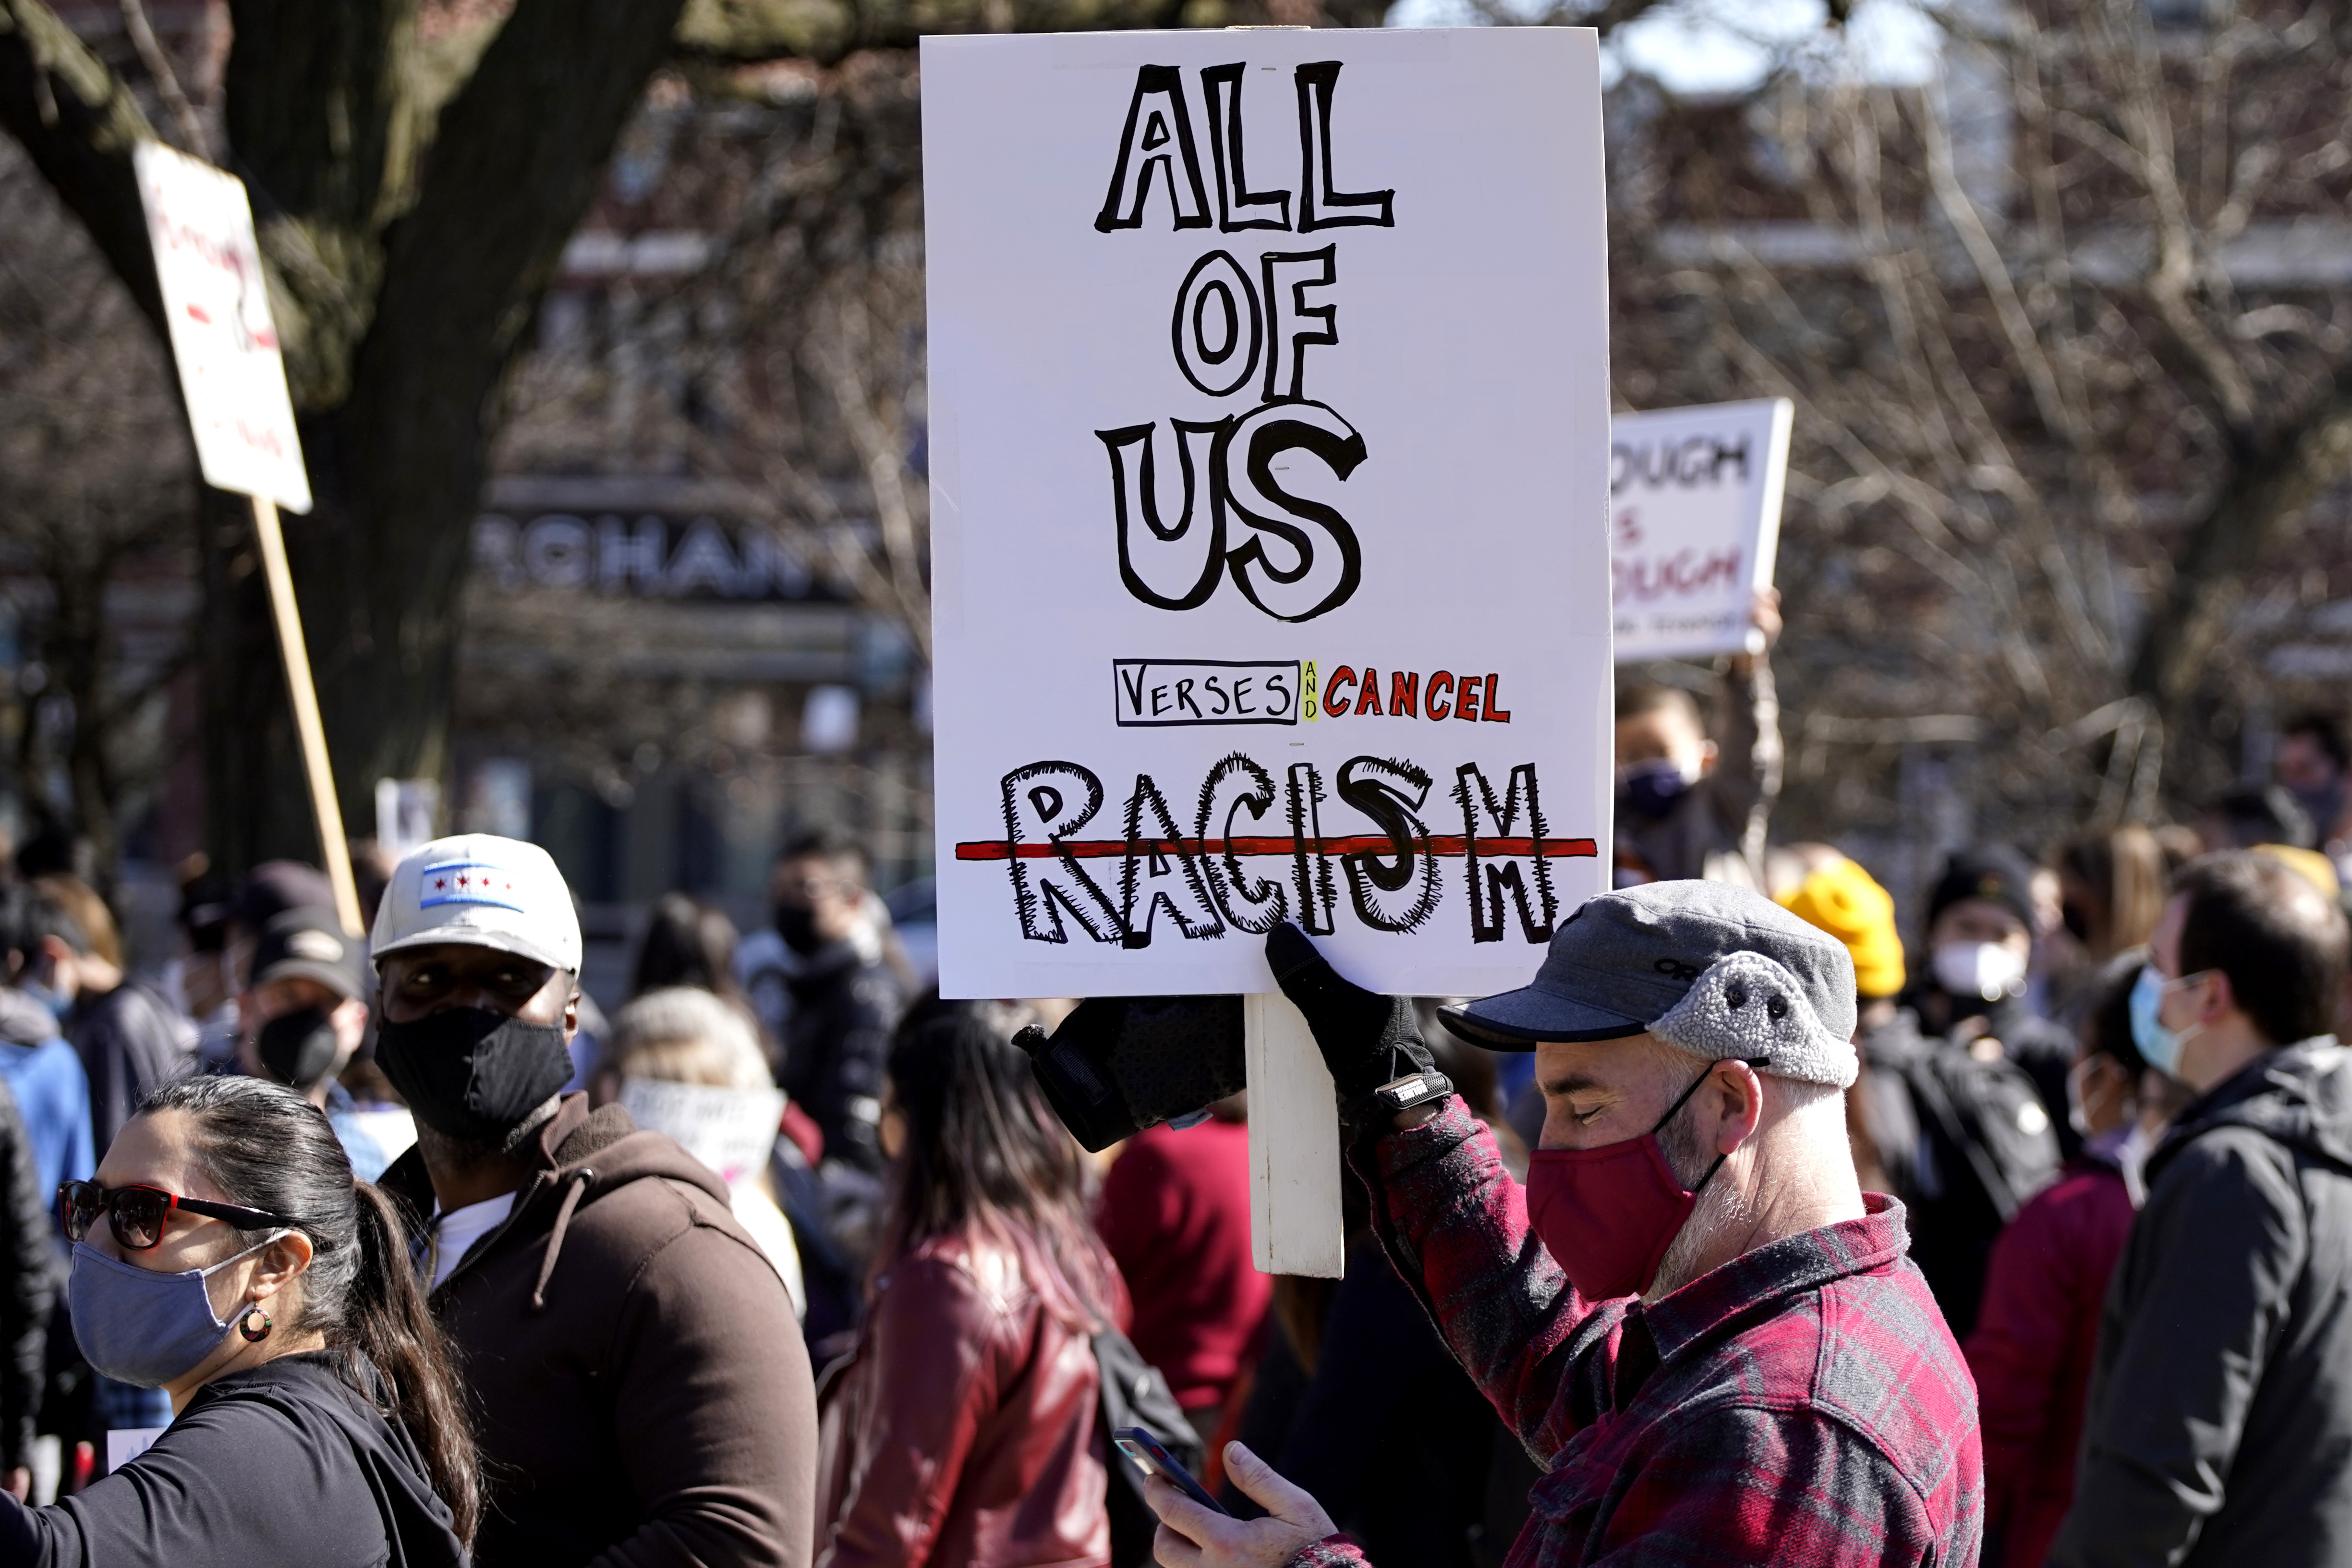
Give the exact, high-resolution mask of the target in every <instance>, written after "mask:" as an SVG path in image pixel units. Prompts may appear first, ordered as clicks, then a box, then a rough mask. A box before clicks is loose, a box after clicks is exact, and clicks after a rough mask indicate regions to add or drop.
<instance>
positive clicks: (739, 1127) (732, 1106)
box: [621, 1078, 784, 1184]
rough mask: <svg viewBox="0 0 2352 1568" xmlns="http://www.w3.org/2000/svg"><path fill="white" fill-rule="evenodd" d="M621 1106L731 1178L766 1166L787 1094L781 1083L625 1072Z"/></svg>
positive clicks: (648, 1128) (643, 1124) (745, 1178)
mask: <svg viewBox="0 0 2352 1568" xmlns="http://www.w3.org/2000/svg"><path fill="white" fill-rule="evenodd" d="M621 1106H622V1109H623V1110H626V1111H627V1112H628V1113H629V1116H630V1119H631V1120H632V1121H635V1122H636V1124H637V1125H638V1126H640V1127H642V1128H644V1129H646V1131H649V1132H659V1133H661V1134H663V1135H664V1136H665V1137H667V1138H669V1139H670V1140H672V1141H673V1142H676V1143H677V1146H678V1147H679V1148H681V1149H684V1150H685V1151H686V1152H688V1153H689V1154H691V1155H693V1156H694V1157H695V1158H696V1159H698V1160H699V1161H701V1162H702V1163H704V1164H706V1165H708V1166H709V1167H710V1168H711V1169H712V1170H714V1171H716V1172H718V1173H719V1174H720V1175H721V1176H723V1177H725V1178H726V1179H727V1180H728V1182H729V1183H730V1184H732V1183H736V1182H741V1181H748V1180H749V1179H751V1177H753V1176H756V1175H758V1174H759V1173H761V1172H762V1171H764V1170H766V1169H767V1168H768V1155H769V1153H770V1152H772V1150H773V1149H774V1148H775V1146H776V1124H777V1123H778V1122H779V1121H782V1118H783V1114H784V1096H783V1091H782V1089H719V1088H715V1087H713V1086H711V1085H709V1084H702V1083H671V1082H669V1081H668V1080H667V1079H655V1078H625V1079H622V1080H621Z"/></svg>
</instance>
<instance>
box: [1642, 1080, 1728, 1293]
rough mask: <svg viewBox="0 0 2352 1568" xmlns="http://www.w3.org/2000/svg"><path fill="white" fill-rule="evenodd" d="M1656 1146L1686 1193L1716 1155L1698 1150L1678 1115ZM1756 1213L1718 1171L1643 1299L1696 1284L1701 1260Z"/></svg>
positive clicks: (1709, 1182) (1718, 1170)
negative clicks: (1692, 1282) (1661, 1149)
mask: <svg viewBox="0 0 2352 1568" xmlns="http://www.w3.org/2000/svg"><path fill="white" fill-rule="evenodd" d="M1658 1143H1659V1145H1660V1147H1662V1148H1663V1149H1664V1151H1665V1155H1666V1163H1667V1165H1668V1166H1669V1167H1671V1168H1672V1169H1673V1171H1674V1173H1675V1180H1676V1181H1678V1182H1680V1183H1682V1184H1683V1186H1684V1188H1685V1190H1686V1191H1687V1190H1688V1189H1689V1187H1690V1185H1691V1184H1693V1183H1694V1182H1697V1181H1700V1180H1703V1179H1706V1173H1707V1167H1708V1166H1709V1165H1712V1164H1714V1163H1715V1156H1714V1155H1713V1154H1712V1153H1711V1152H1707V1151H1705V1150H1702V1149H1700V1148H1699V1147H1698V1140H1697V1138H1696V1137H1695V1136H1694V1135H1693V1134H1692V1132H1691V1130H1690V1126H1689V1124H1688V1123H1687V1122H1685V1121H1684V1120H1683V1118H1682V1116H1681V1115H1680V1113H1677V1114H1676V1115H1675V1121H1674V1122H1673V1124H1672V1125H1671V1126H1669V1127H1667V1128H1666V1129H1665V1130H1664V1131H1661V1132H1660V1133H1659V1134H1658ZM1755 1212H1756V1209H1755V1205H1753V1204H1751V1203H1749V1202H1748V1194H1746V1193H1744V1192H1741V1191H1740V1190H1739V1188H1738V1186H1736V1185H1734V1184H1732V1183H1729V1182H1727V1181H1725V1180H1724V1179H1723V1172H1722V1171H1721V1170H1720V1169H1719V1168H1718V1169H1717V1171H1716V1173H1715V1176H1714V1179H1713V1180H1710V1181H1707V1184H1706V1187H1705V1188H1703V1189H1702V1190H1701V1191H1700V1193H1699V1194H1698V1205H1697V1206H1696V1207H1695V1208H1693V1209H1692V1210H1691V1215H1690V1218H1688V1219H1686V1220H1685V1221H1684V1222H1683V1227H1682V1229H1681V1230H1680V1231H1678V1232H1676V1233H1675V1239H1674V1240H1673V1241H1672V1242H1671V1243H1669V1244H1668V1245H1667V1247H1666V1254H1665V1256H1664V1258H1660V1259H1659V1260H1658V1277H1657V1278H1656V1279H1654V1280H1652V1281H1651V1282H1650V1288H1649V1289H1647V1290H1646V1291H1644V1292H1643V1295H1642V1300H1644V1301H1654V1300H1658V1298H1660V1297H1661V1296H1664V1295H1668V1294H1670V1293H1671V1292H1673V1291H1675V1290H1679V1289H1682V1288H1683V1287H1684V1286H1685V1285H1687V1284H1689V1283H1690V1282H1691V1281H1692V1280H1693V1279H1697V1278H1698V1275H1699V1260H1700V1258H1703V1257H1705V1256H1706V1254H1707V1253H1709V1252H1711V1251H1713V1250H1714V1249H1715V1247H1716V1246H1717V1243H1719V1242H1721V1241H1722V1240H1723V1239H1724V1238H1725V1237H1729V1236H1733V1235H1736V1234H1737V1233H1738V1232H1739V1231H1742V1230H1744V1229H1746V1228H1747V1226H1748V1224H1749V1222H1750V1221H1751V1220H1753V1219H1754V1217H1755Z"/></svg>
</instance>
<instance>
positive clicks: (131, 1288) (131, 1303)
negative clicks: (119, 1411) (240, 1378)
mask: <svg viewBox="0 0 2352 1568" xmlns="http://www.w3.org/2000/svg"><path fill="white" fill-rule="evenodd" d="M290 1234H292V1233H291V1232H289V1231H283V1230H281V1231H279V1232H278V1235H277V1236H273V1237H270V1238H269V1240H268V1241H261V1242H256V1243H255V1244H254V1245H253V1246H251V1247H247V1248H246V1249H245V1250H244V1251H243V1252H240V1253H238V1254H236V1257H235V1258H222V1259H221V1260H220V1261H219V1262H218V1263H215V1264H214V1265H213V1266H212V1267H211V1268H190V1269H186V1270H184V1271H183V1272H180V1273H177V1274H166V1273H163V1272H162V1271H161V1270H159V1269H153V1268H140V1267H139V1266H138V1265H137V1264H134V1263H122V1262H119V1261H117V1260H116V1259H114V1258H109V1257H108V1256H106V1254H104V1253H103V1252H100V1251H98V1250H97V1249H95V1248H94V1247H91V1246H90V1245H89V1243H88V1242H86V1241H81V1242H76V1243H75V1244H74V1249H73V1273H72V1275H71V1277H70V1278H69V1279H68V1280H67V1282H66V1299H67V1300H68V1302H69V1303H70V1304H71V1305H72V1308H73V1331H74V1341H75V1342H76V1343H78V1344H79V1345H80V1346H81V1353H82V1354H83V1355H84V1356H85V1357H87V1358H88V1359H89V1364H90V1365H91V1366H92V1367H95V1368H96V1369H97V1370H98V1371H99V1372H100V1373H104V1374H105V1375H106V1376H108V1377H110V1378H112V1379H114V1381H115V1382H117V1383H127V1384H131V1386H132V1387H134V1388H161V1387H163V1385H164V1384H167V1383H171V1382H173V1381H174V1380H176V1379H179V1378H182V1377H185V1376H186V1375H187V1374H188V1373H192V1372H194V1370H195V1369H196V1368H197V1366H199V1365H200V1364H202V1363H203V1362H204V1359H205V1357H206V1356H208V1355H210V1354H212V1353H213V1352H214V1351H215V1350H216V1349H218V1348H219V1345H220V1342H221V1341H223V1340H225V1339H226V1338H227V1337H228V1330H229V1325H228V1324H227V1323H225V1322H223V1321H220V1320H219V1319H218V1318H216V1317H215V1316H213V1302H212V1298H211V1297H210V1296H209V1295H207V1294H206V1293H205V1277H206V1276H207V1275H212V1274H216V1273H218V1272H220V1270H222V1269H224V1268H227V1267H228V1266H229V1265H230V1264H232V1263H235V1262H236V1259H237V1258H246V1257H249V1256H251V1255H252V1254H254V1253H257V1252H258V1251H260V1250H261V1249H262V1248H263V1247H268V1245H269V1242H271V1241H276V1240H277V1239H278V1237H282V1236H288V1235H290ZM242 1315H243V1314H242V1313H241V1312H240V1313H236V1314H233V1315H232V1318H231V1321H235V1319H236V1317H238V1316H242Z"/></svg>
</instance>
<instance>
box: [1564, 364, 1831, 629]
mask: <svg viewBox="0 0 2352 1568" xmlns="http://www.w3.org/2000/svg"><path fill="white" fill-rule="evenodd" d="M1793 412H1794V405H1792V404H1790V401H1789V400H1788V399H1787V398H1785V397H1773V398H1766V399H1763V400H1761V401H1759V402H1755V403H1715V404H1708V405H1705V406H1702V407H1696V408H1668V409H1662V410H1660V411H1659V412H1657V413H1654V414H1620V415H1619V416H1617V420H1616V429H1615V431H1614V433H1613V434H1612V437H1611V440H1610V448H1611V449H1610V459H1609V502H1610V520H1611V521H1610V529H1611V547H1612V570H1613V572H1614V574H1615V579H1616V594H1615V599H1616V607H1617V662H1618V663H1620V664H1633V663H1636V662H1639V661H1640V660H1643V659H1650V658H1700V657H1704V656H1706V655H1708V654H1717V653H1739V652H1742V651H1746V652H1750V653H1753V652H1757V651H1759V647H1757V646H1755V645H1753V644H1752V643H1751V638H1752V637H1754V635H1755V634H1754V630H1753V628H1752V627H1751V626H1749V624H1748V614H1749V607H1750V605H1752V604H1753V603H1754V601H1755V591H1756V590H1757V589H1759V588H1769V587H1770V586H1771V585H1772V558H1773V555H1774V553H1775V552H1776V551H1777V550H1778V549H1779V547H1780V486H1781V482H1782V480H1783V479H1786V478H1787V476H1788V472H1789V426H1790V419H1791V416H1792V415H1793Z"/></svg>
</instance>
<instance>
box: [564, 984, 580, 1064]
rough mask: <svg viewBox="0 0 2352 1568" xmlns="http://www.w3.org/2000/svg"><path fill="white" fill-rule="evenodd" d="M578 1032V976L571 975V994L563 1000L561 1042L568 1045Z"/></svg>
mask: <svg viewBox="0 0 2352 1568" xmlns="http://www.w3.org/2000/svg"><path fill="white" fill-rule="evenodd" d="M579 1033H580V976H578V975H576V974H575V975H573V976H572V994H571V995H570V996H567V997H565V998H564V1002H563V1043H564V1044H565V1045H567V1046H568V1045H570V1044H571V1043H572V1040H573V1039H574V1038H576V1037H578V1036H579Z"/></svg>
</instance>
